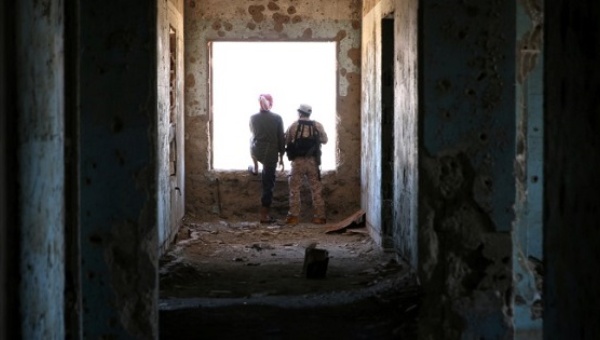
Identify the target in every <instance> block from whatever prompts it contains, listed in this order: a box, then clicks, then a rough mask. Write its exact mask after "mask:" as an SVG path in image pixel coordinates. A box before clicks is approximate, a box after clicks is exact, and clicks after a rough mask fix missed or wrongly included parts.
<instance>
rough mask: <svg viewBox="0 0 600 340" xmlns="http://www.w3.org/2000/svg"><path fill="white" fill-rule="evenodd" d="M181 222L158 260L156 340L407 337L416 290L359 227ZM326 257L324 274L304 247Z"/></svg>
mask: <svg viewBox="0 0 600 340" xmlns="http://www.w3.org/2000/svg"><path fill="white" fill-rule="evenodd" d="M332 222H334V223H330V224H327V225H324V226H323V225H313V224H310V223H301V224H298V225H295V226H289V225H285V224H284V223H283V221H281V222H278V223H274V224H271V225H264V224H259V223H258V222H256V221H252V217H248V218H242V219H239V220H235V221H234V220H215V221H199V220H192V219H190V218H187V219H186V220H185V222H184V226H183V227H182V228H181V230H180V232H179V234H178V235H177V238H176V240H175V242H174V243H173V245H172V246H171V248H170V249H169V250H168V251H167V253H166V254H165V255H164V256H163V258H162V259H161V261H160V265H161V268H160V334H161V338H162V339H237V338H248V339H325V338H328V339H333V338H336V339H337V338H345V339H412V338H414V337H415V327H416V315H417V309H418V301H419V299H418V288H417V287H416V285H415V282H414V280H413V275H411V273H410V271H409V268H408V266H406V265H405V264H403V263H399V262H398V260H397V259H396V256H395V255H394V254H393V253H390V252H384V251H383V250H382V249H381V248H380V247H378V246H377V245H376V244H374V242H373V241H372V239H371V238H370V237H369V235H368V233H367V230H366V228H365V227H364V224H360V223H352V224H348V227H346V228H341V229H340V230H338V231H335V232H332V231H331V227H332V226H334V225H335V222H340V221H332ZM309 247H312V248H317V249H323V250H326V251H327V252H328V259H327V268H326V272H325V276H324V277H323V278H307V275H306V273H305V272H304V271H303V268H304V264H305V251H306V249H307V248H309Z"/></svg>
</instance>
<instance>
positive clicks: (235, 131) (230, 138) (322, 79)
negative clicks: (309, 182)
mask: <svg viewBox="0 0 600 340" xmlns="http://www.w3.org/2000/svg"><path fill="white" fill-rule="evenodd" d="M210 47H211V62H210V65H211V70H210V72H211V84H210V86H211V87H210V94H211V108H212V110H211V113H212V115H211V123H212V135H211V140H212V153H211V156H212V169H213V170H217V171H226V170H243V169H246V168H247V167H248V165H249V164H251V159H250V151H249V140H250V130H249V126H248V123H249V119H250V116H251V115H252V114H254V113H256V112H258V109H259V104H258V96H259V94H261V93H270V94H271V95H272V96H273V109H272V111H273V112H275V113H278V114H280V115H281V117H282V118H283V123H284V129H285V128H287V127H288V126H289V125H290V124H291V123H292V122H293V121H294V120H296V119H297V118H298V113H297V111H296V110H297V108H298V106H299V105H300V104H301V103H305V104H309V105H311V106H312V108H313V115H312V117H311V118H312V119H314V120H317V121H319V122H320V123H322V124H323V126H324V128H325V131H326V132H327V135H328V137H329V143H327V144H326V145H324V146H323V149H322V151H323V156H322V164H321V169H322V170H324V171H327V170H335V168H336V150H337V147H336V144H337V143H336V141H337V133H336V123H337V117H338V115H337V111H336V71H337V68H336V50H337V46H336V42H224V41H219V42H211V43H210ZM285 161H286V162H287V159H286V160H285ZM285 168H286V169H287V170H289V169H290V168H291V167H290V164H289V162H288V163H287V164H286V165H285Z"/></svg>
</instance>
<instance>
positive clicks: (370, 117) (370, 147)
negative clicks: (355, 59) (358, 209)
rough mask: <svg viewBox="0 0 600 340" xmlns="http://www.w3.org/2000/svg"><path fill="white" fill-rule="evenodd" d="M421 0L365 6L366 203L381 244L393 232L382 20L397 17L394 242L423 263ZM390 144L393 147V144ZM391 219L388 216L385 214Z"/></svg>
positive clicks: (398, 249)
mask: <svg viewBox="0 0 600 340" xmlns="http://www.w3.org/2000/svg"><path fill="white" fill-rule="evenodd" d="M417 12H418V2H417V1H412V0H408V1H368V2H365V3H364V6H363V22H362V27H363V28H362V30H363V32H362V34H363V39H362V41H363V44H362V46H363V48H362V53H363V55H362V69H363V72H362V81H363V91H362V92H363V101H362V126H363V132H362V134H363V135H362V141H363V142H362V155H363V160H362V177H361V178H362V185H361V186H362V188H363V191H362V205H363V209H365V210H366V211H367V212H368V215H367V223H368V225H369V227H370V230H371V233H372V235H373V237H374V238H375V239H376V240H381V241H380V243H385V241H384V240H383V239H384V238H385V235H384V234H386V233H387V231H384V230H383V229H382V226H383V225H384V224H386V223H388V222H389V221H384V220H382V217H381V216H382V215H381V214H380V211H381V209H382V206H381V201H382V197H381V195H382V185H386V184H385V183H382V180H381V174H382V171H383V170H384V169H382V168H381V164H382V157H384V156H383V155H382V153H381V150H382V149H383V148H385V147H386V145H382V144H380V142H381V141H382V136H381V133H382V127H384V126H383V124H387V122H384V119H383V117H382V109H383V108H382V107H381V102H380V98H381V95H382V91H383V88H382V80H381V70H382V69H384V68H386V67H388V66H387V65H381V63H382V61H381V53H382V51H383V47H384V46H381V44H382V40H381V35H382V19H383V18H391V19H393V21H394V36H395V38H394V39H395V41H394V50H395V51H394V56H393V60H394V61H395V62H394V65H393V69H394V78H393V79H394V84H393V87H394V108H393V109H394V122H393V123H392V124H393V137H394V140H393V141H391V143H392V144H393V145H392V146H391V147H392V148H393V151H392V152H393V175H392V177H393V178H392V181H393V184H392V188H393V200H392V201H393V202H392V204H393V214H392V219H393V220H392V223H391V224H392V232H391V234H392V237H393V247H394V249H395V251H396V252H397V253H398V254H399V256H400V257H402V258H404V259H405V260H407V261H408V262H409V263H412V264H413V265H414V266H415V267H416V266H417V222H418V218H417V214H418V212H417V199H416V197H417V194H418V191H417V189H418V159H417V156H418V155H417V148H418V145H417V141H418V139H417V132H418V129H417V128H418V124H417V123H418V120H417V114H418V96H417V76H418V72H417V57H418V55H417V28H418V26H417ZM388 147H389V146H388ZM384 218H385V217H384Z"/></svg>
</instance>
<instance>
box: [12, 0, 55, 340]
mask: <svg viewBox="0 0 600 340" xmlns="http://www.w3.org/2000/svg"><path fill="white" fill-rule="evenodd" d="M15 9H16V12H15V13H14V15H15V17H16V19H15V23H16V24H17V26H16V46H15V47H16V55H17V58H16V60H18V64H17V65H15V67H17V71H16V72H17V74H16V80H17V82H16V84H15V86H16V88H17V90H16V92H17V93H18V98H17V114H18V124H17V126H16V127H12V128H16V129H17V130H18V136H19V139H18V145H17V146H18V150H17V154H18V166H17V169H19V171H18V172H14V173H13V175H14V178H13V180H16V181H18V186H19V193H20V194H19V196H18V214H19V216H20V220H19V230H20V235H19V239H20V245H19V246H18V249H19V251H20V254H19V262H20V281H19V283H20V285H19V302H20V304H21V306H22V308H21V310H20V317H21V320H20V321H21V323H20V325H11V327H17V328H19V327H20V329H21V335H22V338H23V339H63V338H64V336H65V328H64V309H63V303H64V298H63V291H64V288H65V269H64V248H65V244H64V230H63V223H64V214H65V204H64V190H65V178H64V152H63V150H64V122H63V119H64V78H63V71H64V59H63V55H64V54H63V53H64V47H63V46H64V41H63V35H62V32H63V29H64V22H63V15H62V14H63V4H62V2H59V1H51V2H47V3H39V2H38V1H33V0H25V1H19V3H18V5H16V8H15ZM2 114H5V113H4V112H3V113H2ZM13 199H14V197H13ZM15 227H16V226H14V225H13V226H11V228H15Z"/></svg>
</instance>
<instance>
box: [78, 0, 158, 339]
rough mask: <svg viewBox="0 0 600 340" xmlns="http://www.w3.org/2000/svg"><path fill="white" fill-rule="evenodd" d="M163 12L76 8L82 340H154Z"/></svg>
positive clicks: (124, 5)
mask: <svg viewBox="0 0 600 340" xmlns="http://www.w3.org/2000/svg"><path fill="white" fill-rule="evenodd" d="M160 8H162V7H160ZM157 11H158V10H157V3H156V2H149V3H146V4H142V5H141V4H140V3H139V2H137V1H120V2H119V3H118V6H112V5H105V6H99V5H97V4H95V3H91V2H85V1H82V2H79V17H78V20H77V21H78V23H79V32H80V34H79V39H80V40H79V42H78V46H79V47H80V52H79V55H78V58H77V60H72V61H71V62H70V64H71V65H78V66H79V77H80V79H79V80H80V81H79V84H80V86H81V87H80V90H79V93H80V103H81V105H80V108H79V116H80V124H81V125H80V136H81V138H80V141H79V143H80V162H81V163H80V175H81V177H80V183H79V187H80V200H81V201H80V223H81V249H82V250H81V252H82V253H81V273H82V278H81V281H82V282H81V284H82V301H83V315H82V319H83V336H84V337H85V338H94V339H96V338H138V339H152V338H157V337H158V326H157V325H158V312H157V310H158V305H157V304H158V301H157V300H158V274H157V273H158V268H157V267H158V235H157V234H158V233H157V204H158V203H157V196H156V194H157V192H158V188H157V168H158V165H157V159H158V156H157V151H156V150H157V147H158V141H160V140H163V138H164V136H162V135H160V134H164V133H165V132H164V131H162V130H161V131H158V129H157V117H158V113H157V102H158V99H157V93H158V91H157V87H158V84H157V43H158V41H157V34H158V32H157V22H158V20H157ZM161 13H162V12H161ZM165 14H166V13H162V14H161V15H165ZM161 22H164V19H162V20H161ZM159 133H160V134H159Z"/></svg>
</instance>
